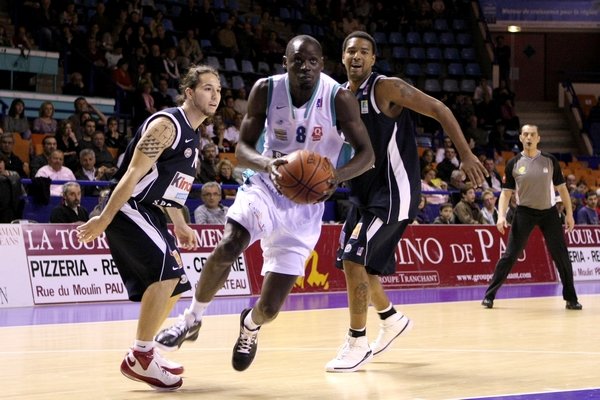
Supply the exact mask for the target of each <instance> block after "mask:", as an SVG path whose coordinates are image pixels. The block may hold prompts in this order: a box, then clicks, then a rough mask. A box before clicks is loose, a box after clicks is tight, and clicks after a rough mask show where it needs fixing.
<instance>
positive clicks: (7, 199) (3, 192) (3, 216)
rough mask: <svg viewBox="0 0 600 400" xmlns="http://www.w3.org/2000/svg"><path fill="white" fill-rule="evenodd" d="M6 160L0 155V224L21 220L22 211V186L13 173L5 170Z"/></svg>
mask: <svg viewBox="0 0 600 400" xmlns="http://www.w3.org/2000/svg"><path fill="white" fill-rule="evenodd" d="M7 164H8V158H7V157H6V156H5V155H4V154H2V153H0V224H8V223H10V222H12V221H13V220H15V219H19V218H21V214H22V210H23V201H22V200H21V196H22V195H23V193H24V191H23V186H22V185H21V177H19V174H18V173H16V172H15V171H11V170H8V169H6V165H7Z"/></svg>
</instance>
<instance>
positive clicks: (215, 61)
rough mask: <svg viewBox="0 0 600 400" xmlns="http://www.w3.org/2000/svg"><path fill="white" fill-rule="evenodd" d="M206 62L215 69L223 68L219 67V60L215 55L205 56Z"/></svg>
mask: <svg viewBox="0 0 600 400" xmlns="http://www.w3.org/2000/svg"><path fill="white" fill-rule="evenodd" d="M206 64H207V65H210V66H211V67H213V68H215V69H217V70H221V69H223V68H222V67H221V63H220V62H219V59H218V58H217V57H215V56H208V57H206Z"/></svg>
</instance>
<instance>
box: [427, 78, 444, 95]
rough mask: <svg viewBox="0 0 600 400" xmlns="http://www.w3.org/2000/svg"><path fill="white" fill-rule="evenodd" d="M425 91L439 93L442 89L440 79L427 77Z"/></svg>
mask: <svg viewBox="0 0 600 400" xmlns="http://www.w3.org/2000/svg"><path fill="white" fill-rule="evenodd" d="M424 89H425V92H427V93H439V92H441V91H442V88H441V86H440V81H439V80H437V79H431V78H429V79H425V86H424Z"/></svg>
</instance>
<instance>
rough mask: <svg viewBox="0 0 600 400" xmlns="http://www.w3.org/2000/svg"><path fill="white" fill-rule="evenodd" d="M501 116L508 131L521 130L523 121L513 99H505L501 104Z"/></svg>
mask: <svg viewBox="0 0 600 400" xmlns="http://www.w3.org/2000/svg"><path fill="white" fill-rule="evenodd" d="M500 118H501V119H502V125H504V127H505V128H506V130H507V131H519V128H520V127H521V121H520V119H519V117H518V116H517V114H516V113H515V106H514V105H513V102H512V100H511V99H505V100H504V102H503V103H502V104H501V105H500Z"/></svg>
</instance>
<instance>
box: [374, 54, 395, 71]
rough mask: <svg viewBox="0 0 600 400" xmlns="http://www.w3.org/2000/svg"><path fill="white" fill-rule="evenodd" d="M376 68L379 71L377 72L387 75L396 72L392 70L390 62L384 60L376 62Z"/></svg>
mask: <svg viewBox="0 0 600 400" xmlns="http://www.w3.org/2000/svg"><path fill="white" fill-rule="evenodd" d="M375 68H376V69H377V71H379V72H381V73H382V74H385V75H387V74H391V73H393V72H394V69H393V68H392V65H391V64H390V63H389V61H388V60H386V59H383V58H382V59H379V60H377V61H376V62H375Z"/></svg>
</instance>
